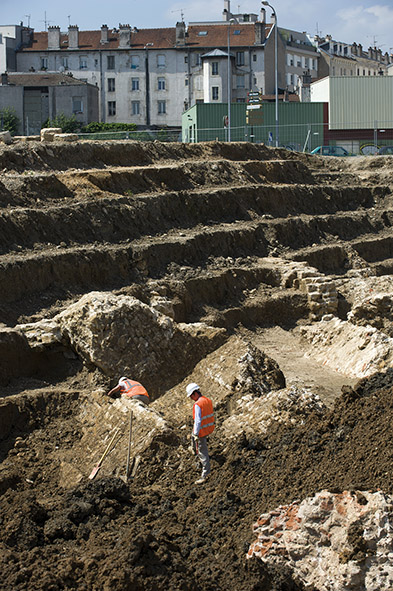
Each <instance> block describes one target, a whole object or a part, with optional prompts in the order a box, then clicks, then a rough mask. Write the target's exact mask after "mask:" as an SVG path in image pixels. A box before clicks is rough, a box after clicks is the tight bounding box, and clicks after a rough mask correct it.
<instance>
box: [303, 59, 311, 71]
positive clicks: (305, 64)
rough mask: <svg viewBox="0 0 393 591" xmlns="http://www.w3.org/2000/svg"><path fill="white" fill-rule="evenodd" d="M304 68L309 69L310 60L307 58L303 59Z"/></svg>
mask: <svg viewBox="0 0 393 591" xmlns="http://www.w3.org/2000/svg"><path fill="white" fill-rule="evenodd" d="M304 67H305V68H307V69H308V68H309V67H310V58H308V57H305V58H304Z"/></svg>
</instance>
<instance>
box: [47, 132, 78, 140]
mask: <svg viewBox="0 0 393 591" xmlns="http://www.w3.org/2000/svg"><path fill="white" fill-rule="evenodd" d="M78 139H79V137H78V134H77V133H55V135H54V137H53V140H54V141H55V142H77V141H78Z"/></svg>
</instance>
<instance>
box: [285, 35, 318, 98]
mask: <svg viewBox="0 0 393 591" xmlns="http://www.w3.org/2000/svg"><path fill="white" fill-rule="evenodd" d="M278 30H279V32H280V35H281V38H282V39H283V41H284V42H285V46H286V88H287V90H288V91H289V92H298V90H299V86H300V83H301V80H302V78H303V76H304V75H305V74H307V75H308V76H309V77H310V79H311V80H315V79H317V78H318V59H319V53H318V50H317V48H316V47H315V46H314V45H313V44H312V43H311V41H310V39H309V37H308V35H307V33H300V32H298V31H292V30H291V29H283V28H281V27H279V29H278Z"/></svg>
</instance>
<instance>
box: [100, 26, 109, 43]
mask: <svg viewBox="0 0 393 591" xmlns="http://www.w3.org/2000/svg"><path fill="white" fill-rule="evenodd" d="M100 43H101V45H104V44H105V43H108V25H102V27H101V40H100Z"/></svg>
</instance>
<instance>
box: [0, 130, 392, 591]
mask: <svg viewBox="0 0 393 591" xmlns="http://www.w3.org/2000/svg"><path fill="white" fill-rule="evenodd" d="M392 191H393V158H391V157H377V156H376V157H354V158H347V159H336V158H320V157H313V156H308V155H305V154H295V153H291V152H287V151H285V150H278V149H277V150H276V149H270V148H267V147H265V146H256V145H253V144H240V143H234V144H230V145H228V144H222V143H214V142H212V143H206V144H198V145H180V144H179V145H177V144H160V143H158V142H154V143H150V144H148V143H140V144H139V143H134V142H83V143H82V142H76V143H74V144H68V143H62V142H58V143H56V142H53V143H40V142H21V141H16V142H15V143H14V144H13V145H11V146H3V147H2V148H1V149H0V249H1V250H0V257H1V259H0V395H1V397H0V460H1V463H0V498H1V505H0V506H1V511H0V572H1V577H0V589H1V590H4V591H22V590H24V591H35V590H45V591H60V590H78V591H90V590H92V591H112V590H114V591H164V590H165V591H306V590H307V591H344V590H345V591H346V590H348V591H349V590H353V591H363V590H366V591H381V590H382V591H391V589H392V588H393V538H392V532H393V529H392V527H393V521H392V516H393V477H392V459H393V449H392V447H391V431H392V425H393V370H392V366H393V346H392V345H393V293H392V274H393V234H392V229H391V226H392V223H393V210H392V203H393V201H392V199H393V196H392ZM122 375H126V376H128V377H130V378H132V379H136V380H138V381H141V382H142V383H143V384H144V386H145V387H146V388H147V390H148V392H149V393H150V396H151V399H152V403H151V404H150V406H149V407H145V406H143V405H140V404H138V403H135V402H131V401H130V400H129V399H124V398H116V399H111V398H109V397H108V396H107V392H108V391H109V390H110V388H112V387H113V386H115V385H116V383H117V380H118V379H119V377H120V376H122ZM191 381H192V382H197V383H198V384H199V385H200V387H201V389H202V392H203V393H205V394H206V395H208V396H209V397H211V399H212V400H213V403H214V408H215V414H216V423H217V428H216V430H215V432H214V434H213V435H212V436H211V438H210V442H209V447H210V453H211V462H212V472H211V475H210V477H209V479H208V480H207V481H206V483H204V484H203V485H201V486H198V485H196V484H194V482H195V480H196V478H198V476H199V474H200V466H199V464H198V461H197V459H196V458H195V456H193V455H192V453H191V451H190V432H191V427H192V405H191V403H190V400H188V399H187V398H186V394H185V386H186V385H187V383H189V382H191ZM131 411H132V414H133V428H132V440H131V448H130V458H129V459H130V462H131V464H132V465H133V467H134V468H135V470H133V474H132V475H131V476H130V478H129V479H127V478H126V476H125V474H126V464H127V459H128V439H129V417H130V412H131ZM116 429H118V433H119V441H118V444H117V446H116V447H115V449H114V450H113V451H112V452H111V453H110V454H109V455H108V456H107V457H106V458H105V460H104V461H103V463H102V467H101V469H100V471H99V472H98V474H97V476H96V477H95V478H94V479H89V475H90V473H91V471H92V468H93V467H94V466H95V465H96V463H97V462H98V460H99V458H100V457H101V455H102V453H103V451H104V450H105V448H106V447H107V444H108V442H109V441H110V439H111V438H112V435H113V433H114V432H116ZM136 458H138V460H139V465H138V461H136Z"/></svg>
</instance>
